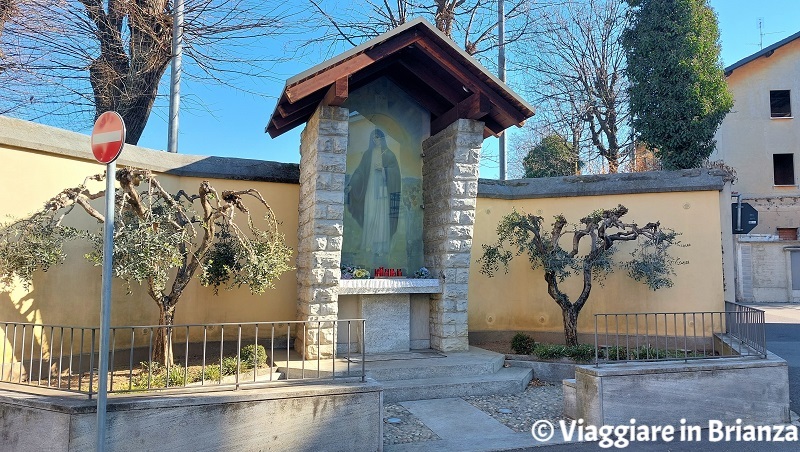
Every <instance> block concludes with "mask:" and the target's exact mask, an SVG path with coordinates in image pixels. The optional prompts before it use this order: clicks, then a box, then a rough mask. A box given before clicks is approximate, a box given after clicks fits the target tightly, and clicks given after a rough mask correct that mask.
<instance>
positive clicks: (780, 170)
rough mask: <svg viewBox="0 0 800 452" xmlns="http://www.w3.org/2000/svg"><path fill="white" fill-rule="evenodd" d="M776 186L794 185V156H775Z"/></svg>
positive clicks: (773, 156)
mask: <svg viewBox="0 0 800 452" xmlns="http://www.w3.org/2000/svg"><path fill="white" fill-rule="evenodd" d="M772 168H773V172H774V175H775V185H794V154H773V155H772Z"/></svg>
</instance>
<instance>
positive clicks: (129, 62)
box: [0, 0, 289, 144]
mask: <svg viewBox="0 0 800 452" xmlns="http://www.w3.org/2000/svg"><path fill="white" fill-rule="evenodd" d="M288 16H289V13H288V12H287V10H286V6H285V4H282V3H280V2H277V1H274V0H193V1H188V2H186V6H185V14H184V17H185V21H184V27H183V40H184V54H183V55H184V68H185V69H184V80H192V79H195V80H203V81H204V82H214V83H222V84H228V85H231V86H236V82H237V80H238V79H239V78H240V77H241V76H248V75H263V72H264V70H265V68H266V67H267V64H271V63H272V62H273V59H274V58H275V57H274V56H272V55H269V56H265V55H264V54H263V53H256V52H252V51H250V50H249V49H250V46H251V45H253V44H255V43H258V42H261V45H262V46H264V45H265V43H264V41H263V39H264V38H270V37H273V36H275V35H278V34H280V33H283V32H285V31H286V29H285V27H284V25H285V23H284V21H285V19H286V18H287V17H288ZM172 27H173V19H172V2H171V1H169V0H136V1H116V0H111V1H107V2H106V1H102V0H63V1H55V0H2V1H0V114H10V113H13V114H14V115H15V116H20V117H23V118H26V119H38V118H42V117H46V118H47V121H48V122H49V123H51V124H55V123H61V124H63V125H67V126H70V125H71V126H74V125H75V124H76V123H78V124H83V125H88V124H91V121H92V120H94V118H96V117H98V116H99V115H100V114H102V113H103V112H105V111H109V110H113V111H116V112H118V113H119V114H120V115H122V117H123V119H124V120H125V125H126V127H127V137H126V141H127V142H128V143H131V144H136V143H137V142H138V141H139V138H140V136H141V134H142V132H143V131H144V127H145V125H146V124H147V120H148V118H149V116H150V112H151V110H152V108H153V103H154V101H155V99H156V96H157V95H158V88H159V83H160V82H161V79H162V77H163V75H164V73H165V71H166V69H167V66H168V65H169V64H170V61H171V58H172Z"/></svg>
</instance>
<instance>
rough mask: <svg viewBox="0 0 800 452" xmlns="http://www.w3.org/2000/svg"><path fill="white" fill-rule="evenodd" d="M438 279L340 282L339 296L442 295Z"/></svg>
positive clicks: (351, 280) (379, 279)
mask: <svg viewBox="0 0 800 452" xmlns="http://www.w3.org/2000/svg"><path fill="white" fill-rule="evenodd" d="M441 292H442V284H441V283H440V282H439V280H438V279H411V278H394V279H392V278H376V279H342V280H339V295H356V294H365V295H369V294H391V293H441Z"/></svg>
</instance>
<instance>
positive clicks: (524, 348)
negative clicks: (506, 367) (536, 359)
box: [511, 333, 536, 355]
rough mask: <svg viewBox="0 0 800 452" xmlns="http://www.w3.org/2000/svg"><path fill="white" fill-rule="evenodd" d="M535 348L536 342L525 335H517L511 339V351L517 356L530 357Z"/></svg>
mask: <svg viewBox="0 0 800 452" xmlns="http://www.w3.org/2000/svg"><path fill="white" fill-rule="evenodd" d="M535 346H536V341H535V340H533V337H531V336H529V335H527V334H522V333H517V334H515V335H514V337H513V338H512V339H511V350H512V351H513V352H514V353H516V354H518V355H530V354H531V353H533V348H534V347H535Z"/></svg>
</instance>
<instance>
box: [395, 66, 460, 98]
mask: <svg viewBox="0 0 800 452" xmlns="http://www.w3.org/2000/svg"><path fill="white" fill-rule="evenodd" d="M400 64H401V65H403V67H405V68H406V69H408V70H409V71H411V73H412V74H414V75H415V76H416V77H417V78H419V79H420V80H422V81H423V82H424V83H425V84H427V85H428V86H430V87H431V88H433V89H435V90H436V91H437V92H438V93H439V94H440V95H441V96H443V97H444V98H445V99H447V100H449V101H450V102H452V103H454V104H455V103H458V102H459V101H460V100H462V99H464V96H466V95H467V93H466V92H465V91H464V90H463V89H461V87H460V86H458V87H456V86H453V85H452V84H450V83H447V82H445V81H444V80H443V79H442V78H441V77H437V76H436V75H435V74H434V73H433V72H432V71H431V67H430V66H428V67H425V66H423V65H422V63H421V62H417V61H414V62H412V61H409V60H402V61H400Z"/></svg>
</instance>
